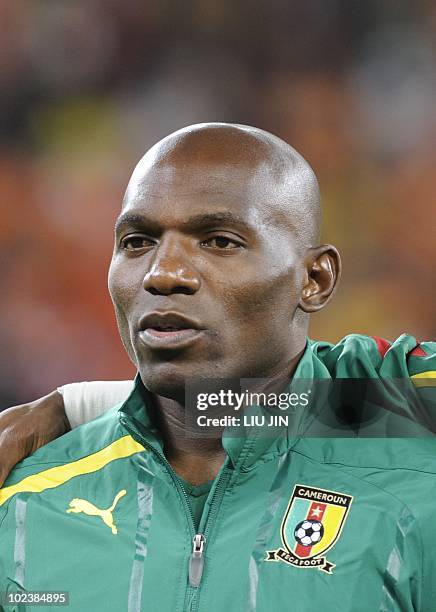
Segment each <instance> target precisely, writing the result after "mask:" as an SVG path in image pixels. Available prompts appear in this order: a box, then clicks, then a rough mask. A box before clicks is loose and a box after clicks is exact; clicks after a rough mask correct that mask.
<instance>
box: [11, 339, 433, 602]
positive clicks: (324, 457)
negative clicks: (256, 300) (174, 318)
mask: <svg viewBox="0 0 436 612" xmlns="http://www.w3.org/2000/svg"><path fill="white" fill-rule="evenodd" d="M435 353H436V345H435V344H434V343H422V344H421V345H417V343H416V341H415V339H414V338H412V337H411V336H406V335H403V336H401V337H400V338H399V339H398V340H397V341H396V342H394V343H393V344H392V345H391V344H389V343H387V342H386V341H383V340H380V339H373V338H369V337H364V336H358V335H352V336H348V337H346V338H345V339H344V340H342V341H341V342H340V343H339V344H337V345H335V346H333V345H331V344H328V343H325V342H313V341H308V345H307V348H306V351H305V353H304V355H303V357H302V359H301V361H300V363H299V365H298V368H297V371H296V373H295V377H294V381H295V380H297V379H302V380H307V381H312V382H313V383H314V386H313V388H312V390H313V392H314V393H315V395H316V394H317V393H318V395H319V389H318V390H317V387H316V385H315V381H318V380H321V381H324V382H325V381H327V383H328V381H329V380H331V379H350V378H352V379H362V380H366V379H370V380H372V381H380V380H381V381H385V382H386V383H387V387H388V392H387V393H388V395H389V397H390V398H391V400H392V403H391V405H390V406H389V407H386V406H385V405H383V406H382V407H380V405H378V404H377V401H374V402H373V401H371V402H370V403H369V404H368V402H363V403H362V401H361V400H360V399H359V398H357V397H353V391H352V389H353V387H350V388H351V391H350V388H349V389H346V390H345V395H341V394H339V396H337V398H336V399H337V402H336V404H335V407H334V409H331V407H330V408H329V409H328V410H327V412H325V413H324V412H323V411H322V410H321V411H319V407H320V405H322V406H324V407H325V405H327V404H329V405H331V402H327V401H324V400H323V402H321V403H320V402H318V407H317V408H314V405H315V404H316V402H313V403H312V402H311V403H310V405H309V406H308V407H307V408H306V409H305V410H304V411H300V412H296V413H295V414H294V416H293V418H292V419H291V420H290V423H289V425H288V427H277V429H276V430H274V435H268V436H266V435H263V433H262V431H261V428H256V427H247V428H246V429H245V433H244V435H242V434H241V433H240V434H238V435H232V431H230V430H229V431H226V433H225V435H224V437H223V446H224V448H225V450H226V453H227V457H226V460H225V462H224V464H223V466H222V468H221V471H220V473H219V475H218V476H217V478H216V479H215V481H214V483H213V486H212V488H211V491H210V493H209V497H208V499H207V502H206V505H205V508H204V511H203V515H202V517H201V521H200V525H199V528H198V530H197V529H196V528H195V526H194V521H193V517H192V512H191V510H190V506H189V504H188V499H187V496H186V492H185V490H184V489H183V486H182V484H181V482H180V480H179V479H178V477H177V476H176V474H175V473H174V471H173V470H172V468H171V466H170V465H169V463H168V462H167V461H166V459H165V456H164V454H163V450H162V446H161V442H160V440H159V436H158V435H157V432H156V431H154V430H153V428H152V426H151V423H150V420H149V413H148V411H149V409H150V398H149V397H148V395H147V392H146V391H145V390H144V388H143V387H142V384H141V383H140V381H139V380H138V381H137V384H136V387H135V389H134V391H133V392H132V394H131V395H130V397H129V399H128V400H127V401H126V402H125V403H124V404H123V405H121V406H116V407H114V408H113V409H111V410H110V411H109V412H107V413H106V414H104V415H103V416H101V417H99V418H97V419H95V420H94V421H92V422H91V423H88V424H86V425H83V426H81V427H79V428H77V429H75V430H74V431H72V432H70V433H68V434H67V435H65V436H63V437H62V438H59V439H58V440H56V441H54V442H52V443H51V444H49V445H48V446H46V447H43V448H41V449H40V450H38V451H37V452H36V453H35V454H34V455H32V456H31V457H29V458H27V459H25V460H24V461H22V462H21V463H20V464H19V465H18V466H17V467H16V468H15V470H14V471H13V472H12V473H11V475H10V477H9V478H8V480H7V481H6V483H5V485H4V487H3V488H2V489H0V591H1V592H2V603H1V604H0V610H2V612H6V611H7V612H10V611H12V610H16V611H19V610H28V609H35V610H41V611H43V610H53V609H57V608H55V607H53V606H51V605H48V604H45V605H44V604H43V605H40V606H39V607H38V608H33V607H32V608H29V607H27V605H26V604H25V603H21V604H18V603H16V602H17V601H19V598H21V601H25V598H26V597H27V598H29V597H38V596H36V595H34V592H35V591H38V592H43V591H66V592H68V593H69V605H68V606H65V607H63V608H60V609H65V610H69V611H74V612H99V611H102V612H123V611H126V612H127V611H128V612H139V611H144V612H179V611H180V612H181V611H188V610H190V611H200V612H249V611H256V612H271V611H282V610H286V611H289V612H291V611H292V612H312V611H314V610H324V611H326V612H376V611H396V612H400V611H401V612H406V611H407V612H412V611H415V612H434V611H436V441H435V439H434V437H432V435H430V434H429V432H427V434H426V433H425V431H426V428H427V427H429V428H430V427H431V417H432V410H434V409H435V403H434V391H435V387H434V386H433V385H434V382H435V380H434V378H435V377H436V371H435V370H436V357H435ZM395 380H401V381H402V382H401V383H398V385H399V386H401V385H404V389H401V393H400V391H398V388H397V387H396V386H395ZM323 392H324V391H323ZM400 395H403V396H405V397H406V402H405V403H404V402H403V403H402V401H401V398H400V397H399V396H400ZM335 397H336V396H335ZM356 405H358V406H359V410H355V414H352V416H351V417H349V413H350V411H351V413H353V410H354V409H355V408H356ZM374 406H375V408H374ZM377 406H378V408H377ZM144 407H145V409H144ZM317 410H318V412H317ZM264 411H265V409H264V408H261V407H259V406H258V407H255V408H254V413H255V414H257V415H259V414H261V413H263V412H264ZM417 415H418V417H419V418H418V420H419V424H418V425H417V426H416V429H414V427H415V425H414V421H415V420H416V418H417ZM392 419H393V420H392ZM392 423H395V426H393V425H392ZM429 423H430V425H429ZM408 424H410V427H411V429H410V431H412V432H413V433H412V436H413V437H405V436H406V435H407V434H405V435H404V436H403V437H401V438H400V437H395V438H392V437H386V436H389V435H390V433H392V432H393V433H394V435H397V432H398V431H399V430H400V429H401V428H403V430H404V432H406V431H409V430H408ZM423 424H424V426H423ZM403 426H404V427H403ZM380 432H383V437H374V436H380V435H381V434H380ZM233 433H234V432H233ZM362 436H363V437H362ZM368 436H372V437H368ZM196 531H198V533H196ZM22 591H24V592H26V591H27V593H28V595H26V593H24V595H23V593H21V595H20V592H22ZM17 593H18V595H17ZM14 597H15V601H16V602H15V603H14V602H13V601H14ZM40 597H41V598H42V600H43V599H44V597H45V598H46V596H43V595H40Z"/></svg>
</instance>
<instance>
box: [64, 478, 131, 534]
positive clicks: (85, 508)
mask: <svg viewBox="0 0 436 612" xmlns="http://www.w3.org/2000/svg"><path fill="white" fill-rule="evenodd" d="M126 493H127V491H126V489H122V490H121V491H120V492H119V493H117V494H116V495H115V498H114V501H113V503H112V506H111V507H110V508H107V509H106V510H101V509H100V508H97V506H94V504H92V503H91V502H89V501H86V499H79V498H78V497H75V498H74V499H72V500H71V501H70V508H68V510H67V513H70V512H75V513H78V512H83V513H84V514H88V515H89V516H99V517H100V518H101V519H102V520H103V522H104V524H105V525H107V526H108V527H109V528H110V529H111V531H112V533H113V534H114V535H115V534H117V533H118V529H117V528H116V525H115V523H114V517H113V516H112V512H113V511H114V510H115V506H116V505H117V503H118V501H119V500H120V499H121V497H124V495H125V494H126Z"/></svg>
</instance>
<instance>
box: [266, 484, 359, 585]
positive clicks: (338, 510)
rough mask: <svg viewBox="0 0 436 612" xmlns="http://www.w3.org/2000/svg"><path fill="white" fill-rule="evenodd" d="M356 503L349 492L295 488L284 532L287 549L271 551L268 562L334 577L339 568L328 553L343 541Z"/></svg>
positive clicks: (301, 486)
mask: <svg viewBox="0 0 436 612" xmlns="http://www.w3.org/2000/svg"><path fill="white" fill-rule="evenodd" d="M352 501H353V498H352V496H351V495H346V494H345V493H337V492H336V491H327V490H326V489H317V488H314V487H308V486H306V485H300V484H297V485H295V487H294V491H293V493H292V497H291V499H290V501H289V504H288V507H287V509H286V513H285V516H284V517H283V521H282V525H281V530H280V531H281V533H280V535H281V539H282V542H283V548H278V549H277V550H270V551H267V558H266V559H265V561H283V562H285V563H289V564H290V565H294V566H295V567H302V568H310V567H312V568H318V569H320V570H322V571H323V572H327V573H328V574H331V573H332V570H333V568H334V567H335V565H334V564H333V563H330V561H327V559H326V558H325V556H324V554H325V553H326V552H327V551H328V550H330V548H331V547H332V546H333V545H334V543H335V542H336V540H337V539H338V538H339V536H340V534H341V531H342V528H343V526H344V523H345V520H346V518H347V514H348V511H349V510H350V506H351V502H352Z"/></svg>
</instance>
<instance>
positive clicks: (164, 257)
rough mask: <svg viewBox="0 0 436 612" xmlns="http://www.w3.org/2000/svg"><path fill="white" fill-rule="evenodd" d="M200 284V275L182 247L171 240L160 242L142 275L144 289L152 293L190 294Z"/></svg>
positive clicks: (196, 289) (195, 290) (197, 288)
mask: <svg viewBox="0 0 436 612" xmlns="http://www.w3.org/2000/svg"><path fill="white" fill-rule="evenodd" d="M200 284H201V281H200V277H199V275H198V273H197V272H196V271H195V269H194V267H193V266H192V265H191V263H190V261H189V256H188V254H187V253H185V252H184V249H182V247H181V246H180V245H179V246H177V245H176V244H174V242H173V241H167V242H166V243H161V245H160V246H159V247H158V248H157V251H156V255H155V257H154V259H153V261H152V264H151V267H150V269H149V270H148V271H147V273H146V275H145V276H144V289H145V290H146V291H149V292H150V293H152V294H153V295H170V294H172V293H185V294H187V295H192V294H194V293H196V292H197V291H198V290H199V288H200Z"/></svg>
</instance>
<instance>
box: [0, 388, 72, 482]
mask: <svg viewBox="0 0 436 612" xmlns="http://www.w3.org/2000/svg"><path fill="white" fill-rule="evenodd" d="M69 430H70V424H69V422H68V419H67V417H66V415H65V410H64V402H63V399H62V395H61V394H60V393H58V391H53V392H52V393H50V394H49V395H46V396H45V397H42V398H40V399H37V400H35V401H34V402H30V403H29V404H21V405H20V406H14V407H13V408H8V409H7V410H4V411H3V412H0V487H1V486H2V485H3V483H4V481H5V480H6V478H7V476H8V474H9V472H10V471H11V470H12V468H13V467H14V466H15V464H16V463H18V462H19V461H21V459H24V458H25V457H27V456H28V455H31V454H32V453H34V452H35V451H36V450H37V449H38V448H40V447H41V446H43V445H44V444H47V443H48V442H51V441H52V440H54V439H55V438H58V437H59V436H61V435H63V434H64V433H66V432H67V431H69Z"/></svg>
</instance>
